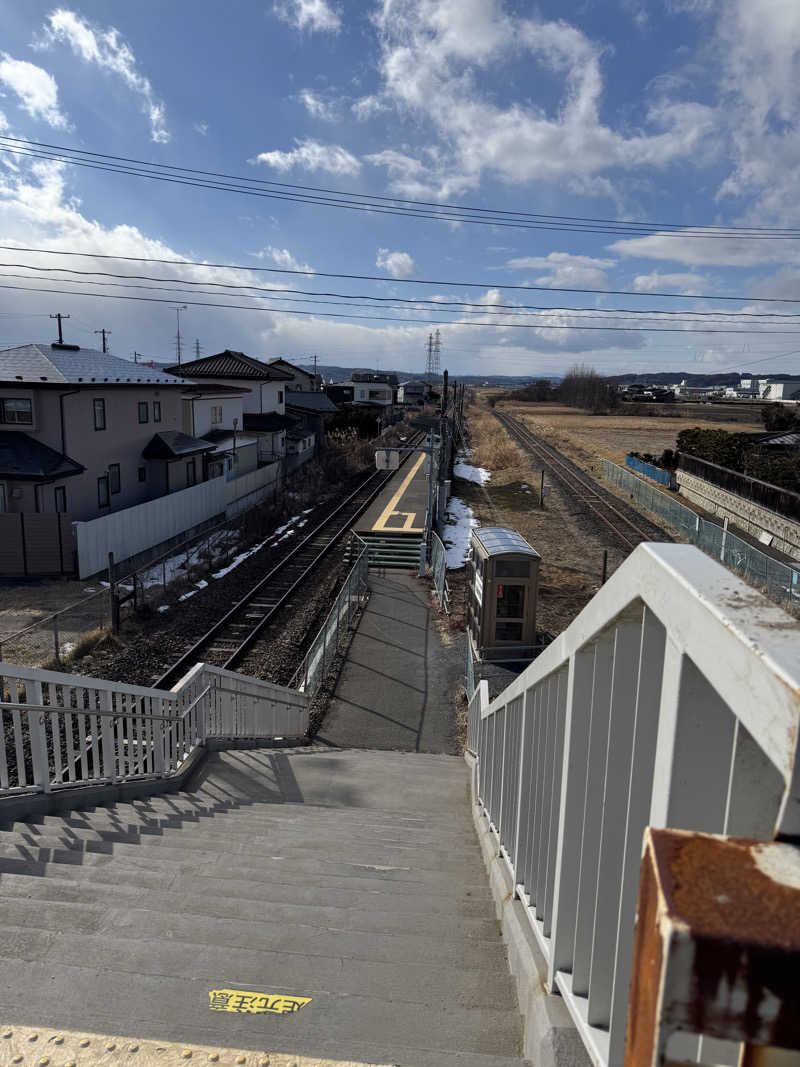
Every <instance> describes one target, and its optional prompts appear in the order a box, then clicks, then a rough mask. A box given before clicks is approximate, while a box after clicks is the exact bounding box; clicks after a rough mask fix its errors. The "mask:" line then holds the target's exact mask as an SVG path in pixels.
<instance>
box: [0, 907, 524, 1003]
mask: <svg viewBox="0 0 800 1067" xmlns="http://www.w3.org/2000/svg"><path fill="white" fill-rule="evenodd" d="M145 932H146V931H145ZM6 956H8V957H13V958H23V959H26V960H31V961H39V962H43V963H49V964H51V965H57V966H80V967H93V968H96V969H98V970H103V969H106V968H108V969H110V970H114V971H118V972H120V973H132V974H141V975H152V976H154V977H157V976H158V975H162V974H172V975H176V976H177V975H180V974H186V975H191V977H193V978H205V979H206V980H207V981H208V982H209V988H210V989H213V988H214V986H215V983H216V982H218V981H219V980H220V976H221V975H227V974H230V973H231V969H232V968H233V971H234V973H235V975H236V980H237V982H243V983H246V984H245V985H244V986H243V987H242V988H245V989H247V988H255V989H258V988H259V986H260V985H262V984H263V982H264V976H265V975H276V976H279V977H280V981H281V983H282V985H283V988H284V990H294V991H295V992H296V991H298V990H303V991H304V995H308V996H311V995H313V994H314V993H320V992H328V993H337V994H339V995H342V996H363V997H372V998H378V999H384V998H385V999H387V1000H394V1001H402V1002H404V1003H407V1004H422V1003H432V1002H434V1001H435V1000H436V999H437V997H439V996H441V993H442V990H443V989H447V990H448V995H449V996H450V997H452V999H453V1001H454V1002H455V1003H456V1004H457V1005H458V1006H459V1007H470V1006H480V1005H483V1006H485V1007H491V1008H498V1009H502V1010H506V1009H507V1008H508V1006H509V1004H513V1002H514V986H513V981H512V979H511V976H510V974H509V973H508V967H507V965H506V963H505V960H504V959H500V960H498V959H495V958H494V957H492V958H491V959H490V960H488V961H487V962H486V964H485V966H481V967H475V966H470V967H458V968H455V969H453V968H450V967H448V966H444V965H437V964H435V963H434V964H425V963H420V962H414V963H397V962H396V961H391V962H387V961H385V960H363V959H360V958H358V957H356V958H353V957H349V956H344V957H337V956H304V955H303V954H302V953H297V952H277V951H272V950H270V949H268V948H260V947H259V946H256V945H254V946H251V947H248V948H240V949H237V950H236V952H235V953H231V950H230V949H229V948H228V947H226V946H219V945H207V944H204V943H202V941H198V942H195V943H191V942H189V943H187V942H184V941H175V940H171V939H161V940H159V939H155V938H148V937H143V938H141V939H136V940H130V939H128V938H122V937H115V936H114V934H113V933H111V934H108V933H103V934H93V933H88V934H87V933H84V932H80V933H76V932H74V931H73V930H71V929H65V930H59V931H53V930H34V929H31V928H30V927H21V926H4V937H3V945H2V946H0V958H3V957H6ZM248 983H249V984H248Z"/></svg>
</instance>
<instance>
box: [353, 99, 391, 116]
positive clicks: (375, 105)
mask: <svg viewBox="0 0 800 1067" xmlns="http://www.w3.org/2000/svg"><path fill="white" fill-rule="evenodd" d="M350 110H351V111H352V112H353V114H354V115H355V117H356V118H357V119H358V121H359V122H365V121H366V120H367V119H371V118H373V117H374V116H375V115H380V113H381V112H382V111H388V104H385V103H384V102H383V101H382V100H381V98H380V97H379V96H362V97H361V99H360V100H356V101H354V102H353V104H352V105H351V107H350Z"/></svg>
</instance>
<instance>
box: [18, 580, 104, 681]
mask: <svg viewBox="0 0 800 1067" xmlns="http://www.w3.org/2000/svg"><path fill="white" fill-rule="evenodd" d="M110 622H111V601H110V596H109V591H108V589H107V588H100V589H98V590H97V592H95V593H92V594H90V595H89V596H86V597H84V598H83V599H82V600H76V601H74V602H73V603H72V604H68V605H67V606H66V607H64V608H60V609H59V610H58V611H54V612H51V613H50V614H48V615H45V616H44V618H40V619H36V621H35V622H31V623H29V624H28V625H27V626H25V627H22V628H21V629H19V630H16V631H13V632H10V633H0V660H5V661H6V663H20V664H23V665H26V666H31V667H42V666H44V667H51V668H53V669H59V668H61V667H63V666H65V665H67V664H69V663H70V662H71V661H72V660H73V659H78V658H79V657H80V655H81V654H82V651H83V650H84V649H88V648H89V647H91V646H92V645H94V644H96V643H97V641H99V640H101V639H102V638H103V637H104V636H105V634H106V633H107V632H108V629H109V626H110Z"/></svg>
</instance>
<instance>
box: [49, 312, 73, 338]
mask: <svg viewBox="0 0 800 1067" xmlns="http://www.w3.org/2000/svg"><path fill="white" fill-rule="evenodd" d="M50 318H51V319H58V343H59V344H60V345H63V344H64V335H63V334H62V332H61V320H62V319H68V318H69V315H62V314H61V312H60V311H59V312H58V313H57V314H56V315H51V316H50Z"/></svg>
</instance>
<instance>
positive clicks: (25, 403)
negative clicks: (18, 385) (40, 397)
mask: <svg viewBox="0 0 800 1067" xmlns="http://www.w3.org/2000/svg"><path fill="white" fill-rule="evenodd" d="M0 422H5V423H16V424H17V425H18V426H31V425H32V424H33V401H31V400H25V399H24V398H23V397H20V396H7V397H5V398H4V399H2V400H0Z"/></svg>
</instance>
